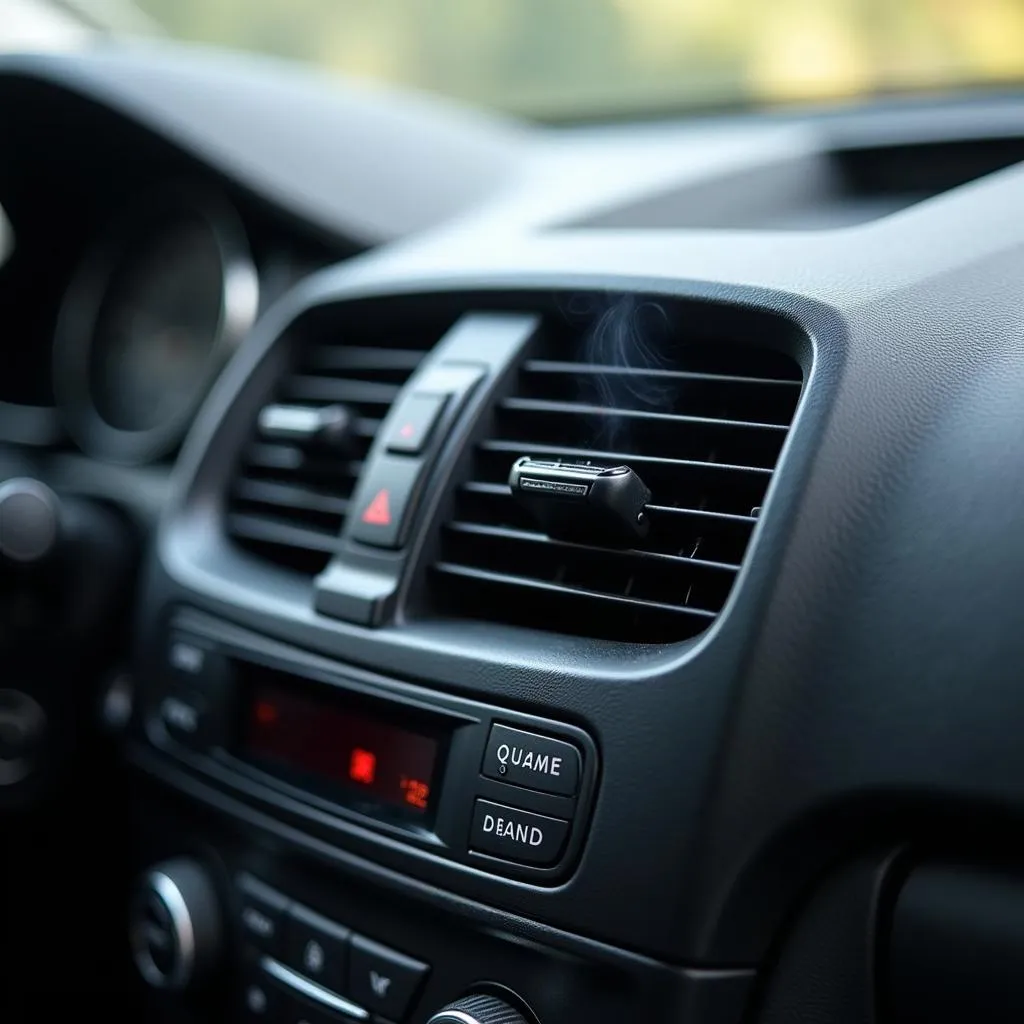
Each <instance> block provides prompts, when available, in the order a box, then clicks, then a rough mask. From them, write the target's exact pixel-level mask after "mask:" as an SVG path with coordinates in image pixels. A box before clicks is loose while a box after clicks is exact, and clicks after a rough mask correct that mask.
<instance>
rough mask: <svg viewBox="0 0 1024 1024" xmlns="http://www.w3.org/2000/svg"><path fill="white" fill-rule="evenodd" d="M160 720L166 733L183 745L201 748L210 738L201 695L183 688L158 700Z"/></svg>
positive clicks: (207, 717)
mask: <svg viewBox="0 0 1024 1024" xmlns="http://www.w3.org/2000/svg"><path fill="white" fill-rule="evenodd" d="M160 721H161V722H163V725H164V728H165V729H166V730H167V735H168V736H170V737H171V738H172V739H175V740H177V741H178V742H179V743H181V744H182V745H183V746H186V747H191V748H192V749H193V750H201V749H203V747H205V746H206V745H207V743H208V741H209V739H210V736H209V733H210V716H209V713H208V711H207V707H206V702H205V701H204V700H203V698H202V697H199V696H197V695H196V694H193V693H187V692H185V691H184V690H178V691H175V692H174V693H171V694H168V695H167V696H166V697H164V699H163V700H162V701H160Z"/></svg>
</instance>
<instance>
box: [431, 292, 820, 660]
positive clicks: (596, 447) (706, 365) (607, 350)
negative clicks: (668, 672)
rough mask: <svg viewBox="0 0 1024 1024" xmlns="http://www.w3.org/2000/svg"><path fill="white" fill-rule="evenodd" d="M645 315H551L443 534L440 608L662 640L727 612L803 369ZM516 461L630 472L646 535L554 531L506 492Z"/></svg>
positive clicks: (689, 633)
mask: <svg viewBox="0 0 1024 1024" xmlns="http://www.w3.org/2000/svg"><path fill="white" fill-rule="evenodd" d="M637 308H638V307H637V305H636V304H635V303H633V302H630V301H626V302H624V303H623V304H622V305H621V306H620V307H618V308H616V309H614V310H613V311H612V314H611V319H609V316H608V315H605V316H603V317H600V318H597V319H596V320H595V321H592V322H591V323H589V324H584V325H579V324H577V325H575V326H573V327H571V328H568V327H566V326H565V324H564V323H562V322H559V323H555V322H554V321H555V318H554V317H549V320H548V322H546V324H545V330H544V331H543V332H542V333H541V335H540V336H539V338H538V340H537V341H536V342H535V344H534V349H533V351H531V352H529V353H527V357H526V358H525V359H524V361H523V362H522V364H521V365H520V367H519V371H518V377H517V379H516V380H515V381H514V383H513V385H512V386H511V389H510V390H509V392H508V393H507V394H505V395H504V396H503V397H500V398H498V399H497V401H496V402H495V404H494V407H493V409H492V417H491V423H490V428H489V430H488V431H487V433H486V436H485V437H483V438H482V439H481V440H480V441H479V442H478V444H477V445H476V448H475V449H474V451H473V455H472V462H471V468H470V471H469V474H468V478H467V479H465V480H463V481H462V483H461V485H460V486H459V487H458V490H457V492H456V495H455V499H454V508H453V512H452V515H451V518H450V520H449V521H448V522H447V523H446V524H445V525H444V527H443V530H442V535H441V550H440V554H439V557H438V559H437V561H436V563H435V564H434V566H433V572H432V574H431V580H432V594H433V600H434V605H435V607H438V608H440V610H441V611H442V612H444V613H447V614H452V615H457V616H460V617H467V618H478V619H484V620H488V621H497V622H506V623H510V624H516V625H523V626H528V627H532V628H536V629H545V630H552V631H556V632H561V633H566V634H571V635H583V636H594V637H600V638H604V639H611V640H622V641H631V642H639V643H650V642H656V643H663V642H672V641H678V640H682V639H687V638H690V637H693V636H696V635H697V634H699V633H701V632H703V631H704V630H705V629H706V628H707V627H708V625H709V624H710V623H711V622H712V621H713V620H714V618H715V617H716V616H717V614H718V613H719V612H720V611H721V609H722V607H723V606H724V604H725V602H726V600H727V598H728V596H729V593H730V591H731V589H732V585H733V583H734V581H735V578H736V574H737V573H738V571H739V569H740V566H741V564H742V562H743V559H744V557H745V554H746V551H747V547H748V545H749V542H750V538H751V535H752V533H753V530H754V527H755V525H756V523H757V521H758V517H759V515H760V512H761V506H762V504H763V502H764V498H765V493H766V491H767V488H768V485H769V483H770V481H771V478H772V473H773V471H774V468H775V464H776V461H777V460H778V457H779V453H780V452H781V450H782V445H783V443H784V442H785V439H786V435H787V432H788V430H789V426H790V424H791V422H792V419H793V416H794V414H795V412H796V408H797V403H798V401H799V398H800V394H801V388H802V383H803V377H802V372H801V369H800V367H799V365H798V364H797V363H796V362H795V361H794V360H793V359H792V358H791V357H789V356H787V355H784V354H782V353H781V352H777V351H773V350H769V349H766V348H756V347H753V346H748V345H744V344H740V343H731V342H725V341H722V342H716V341H714V340H707V341H695V340H692V339H690V338H688V337H687V336H686V334H685V332H683V331H678V330H676V329H675V328H672V327H670V326H669V325H668V321H667V318H659V327H660V330H654V331H651V332H647V333H645V332H643V330H642V327H643V324H642V323H641V322H640V321H638V319H637ZM609 332H611V333H612V334H615V332H618V336H617V337H616V338H615V339H614V342H615V343H610V340H609ZM641 335H642V336H641ZM623 338H625V339H626V341H627V343H625V344H623V343H621V340H622V339H623ZM521 455H530V456H533V457H536V458H541V459H562V460H567V461H574V462H593V463H596V464H599V465H616V464H622V463H625V464H627V465H629V466H631V467H632V468H633V469H634V470H635V471H636V472H637V473H638V474H639V475H640V476H641V477H642V479H643V480H644V481H645V483H646V484H647V485H648V486H649V487H650V489H651V492H652V501H651V504H650V505H649V506H648V508H647V512H648V515H649V517H650V522H651V527H650V533H649V535H648V536H647V537H646V538H645V539H644V540H643V541H642V542H639V543H638V545H637V546H636V547H635V548H630V549H616V548H612V547H600V546H595V545H593V544H580V543H569V542H567V541H565V540H555V539H552V538H550V537H548V536H547V535H546V534H545V533H543V532H541V531H540V529H539V527H538V526H537V524H536V523H535V522H533V521H532V519H531V518H530V517H529V515H528V514H527V513H525V512H524V511H523V510H522V509H521V508H520V507H519V505H518V504H517V503H516V502H515V501H514V500H513V498H512V494H511V491H510V490H509V487H508V483H507V480H508V474H509V470H510V468H511V466H512V463H513V462H514V461H515V459H516V458H518V457H519V456H521Z"/></svg>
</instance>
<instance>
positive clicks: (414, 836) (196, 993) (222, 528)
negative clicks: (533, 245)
mask: <svg viewBox="0 0 1024 1024" xmlns="http://www.w3.org/2000/svg"><path fill="white" fill-rule="evenodd" d="M346 275H347V272H346V271H345V270H344V269H342V270H335V271H329V272H327V273H325V274H322V275H319V276H317V277H315V278H313V279H311V280H310V281H308V282H307V283H306V284H304V285H303V286H301V287H300V288H299V289H297V291H296V292H295V293H294V294H293V295H292V296H291V297H290V298H289V299H288V300H286V301H285V302H284V303H282V304H281V305H280V306H279V307H278V308H277V310H276V311H274V312H273V313H272V314H271V315H270V316H269V317H268V318H267V320H266V321H265V323H264V325H263V328H262V330H263V333H262V335H260V334H259V332H257V334H256V335H254V337H253V338H252V339H251V342H250V343H247V347H246V348H244V349H243V350H242V351H240V352H239V354H238V356H237V357H236V359H235V360H234V361H233V362H232V364H231V365H230V366H229V368H228V370H227V371H226V373H225V375H224V377H223V378H222V380H221V382H220V384H219V385H218V388H217V390H215V391H214V393H213V394H212V395H211V398H210V400H209V402H208V405H207V407H206V409H205V410H204V413H203V414H202V416H200V419H199V420H198V421H197V424H196V427H195V429H194V431H193V433H192V435H191V437H190V439H189V441H188V443H187V445H186V448H185V450H184V451H183V453H182V455H181V458H180V461H179V474H178V477H177V480H176V486H175V489H174V493H173V495H172V499H171V501H170V502H169V503H168V506H167V507H166V509H165V511H164V517H163V521H162V523H161V527H160V532H159V537H158V543H157V546H156V551H155V553H154V557H153V560H152V563H151V565H150V567H149V572H148V574H147V578H146V581H145V586H144V590H143V608H142V612H141V614H140V618H139V630H138V638H139V639H138V649H137V652H136V661H135V672H136V679H137V684H138V685H137V692H136V699H135V703H134V708H133V713H132V716H131V722H130V724H129V725H128V727H127V729H126V733H125V744H126V751H127V754H128V757H129V759H130V761H131V763H132V765H133V766H134V768H135V769H136V771H135V779H136V783H137V802H136V807H135V809H134V810H133V815H135V816H136V817H137V818H138V820H139V821H140V822H141V823H142V824H141V826H140V829H139V835H138V850H137V861H138V864H137V867H138V871H139V879H140V881H139V888H138V893H137V896H136V899H135V902H134V904H133V925H132V929H131V934H132V948H133V955H134V957H135V960H136V963H137V966H138V969H139V972H140V973H141V975H142V977H143V978H144V979H145V981H146V982H147V984H148V987H149V989H150V991H151V1001H152V1009H153V1012H154V1014H156V1015H158V1016H159V1015H164V1016H165V1017H166V1018H167V1019H168V1020H172V1021H175V1022H177V1021H182V1022H185V1021H193V1020H195V1021H203V1020H217V1021H221V1020H227V1019H237V1020H241V1021H256V1020H267V1021H274V1022H289V1024H290V1022H292V1021H296V1022H297V1021H317V1022H320V1021H324V1022H326V1021H335V1022H343V1021H370V1022H373V1024H405V1022H410V1024H426V1022H428V1021H432V1022H435V1024H524V1022H525V1024H556V1022H560V1021H577V1020H578V1021H584V1020H585V1021H587V1022H588V1024H603V1022H606V1021H607V1022H611V1021H620V1020H622V1019H640V1018H642V1017H644V1016H650V1017H651V1018H652V1019H680V1020H687V1019H696V1018H699V1019H700V1020H701V1021H707V1022H711V1024H715V1022H721V1024H726V1022H728V1024H733V1022H735V1021H736V1020H738V1018H739V1016H740V1014H741V1013H742V1010H743V1007H744V1005H745V1001H746V999H747V998H748V995H749V993H750V991H751V988H750V986H751V983H752V980H753V978H754V962H755V959H756V958H755V956H750V957H749V958H748V957H747V956H746V955H739V956H735V957H734V956H731V955H725V956H721V957H719V956H718V955H717V954H716V953H715V952H714V951H713V950H711V949H710V948H708V947H707V946H705V949H704V950H699V947H700V945H701V944H702V942H703V940H702V939H700V938H698V937H697V936H696V935H695V934H687V928H689V927H691V926H692V925H695V924H696V922H697V920H698V918H697V916H696V915H694V914H692V913H690V912H689V911H688V909H687V908H688V907H689V906H693V905H695V904H696V903H697V902H699V901H700V900H701V898H702V894H701V893H700V892H699V890H697V889H695V888H694V886H693V885H692V884H691V883H690V879H691V878H692V877H694V875H693V873H692V868H693V866H694V865H693V863H692V862H691V863H689V864H688V863H687V860H688V858H690V857H692V855H693V844H692V840H693V837H694V834H695V833H694V831H693V829H694V824H695V823H696V822H697V821H699V819H700V816H701V812H702V808H703V807H704V800H705V787H706V785H707V783H708V780H709V778H710V773H711V772H712V771H713V769H714V756H713V755H714V751H715V749H716V735H717V733H718V731H719V730H720V728H721V726H722V723H723V722H724V720H725V716H726V714H727V709H728V691H727V687H724V686H722V685H721V682H722V680H723V679H725V678H728V677H729V674H730V673H732V672H734V671H736V670H737V668H738V666H739V664H740V663H741V662H742V659H743V657H744V651H745V646H746V645H745V636H744V630H743V628H742V626H743V622H744V620H745V618H746V617H747V615H749V614H751V613H752V612H753V610H754V609H755V608H756V607H759V606H760V603H761V602H762V601H763V600H764V597H765V595H766V593H767V589H766V587H767V583H768V581H769V579H770V567H769V566H768V564H767V563H766V562H765V561H764V559H762V560H761V561H760V562H759V561H758V558H757V557H756V553H757V551H760V550H761V548H760V546H759V545H758V544H754V541H755V540H756V539H757V538H759V537H760V538H762V539H763V538H764V537H765V536H770V535H771V533H772V531H773V530H778V529H780V523H782V524H783V526H784V521H783V520H780V519H779V518H778V517H776V516H774V515H773V514H772V510H773V509H775V508H776V507H780V502H781V503H782V504H784V503H785V501H786V500H787V499H786V495H785V494H782V496H781V497H779V496H778V495H776V494H775V489H774V488H773V487H772V486H771V484H772V476H773V472H774V469H775V465H776V462H777V460H778V459H779V457H780V455H781V454H782V451H783V448H784V446H785V444H786V441H787V436H788V431H789V427H790V423H791V421H792V419H793V417H794V415H795V413H796V409H797V405H798V402H799V399H800V396H801V390H802V378H803V369H802V361H803V360H806V359H807V358H808V356H809V349H808V347H807V336H806V334H805V333H804V332H803V330H802V328H800V327H799V326H798V325H797V323H796V322H795V321H794V320H793V319H792V318H791V317H789V316H787V315H783V314H782V313H780V312H779V311H777V310H772V309H770V308H767V307H764V306H758V305H756V304H747V305H743V304H735V303H726V302H719V301H709V300H707V299H706V298H702V297H699V296H694V295H687V294H685V293H684V290H683V289H681V288H680V289H678V290H677V293H676V294H669V293H667V292H662V293H656V294H645V295H637V294H634V293H632V292H630V291H629V290H628V289H627V290H624V291H621V292H617V293H614V294H611V295H609V294H608V293H607V292H603V291H587V290H586V289H585V288H583V289H574V290H573V291H572V292H565V291H564V290H559V289H557V288H553V287H549V286H541V285H540V284H534V285H533V286H531V287H530V288H521V287H518V286H516V287H512V286H511V285H506V286H505V287H504V288H498V289H494V288H491V289H488V288H485V287H482V286H477V287H469V286H467V287H464V288H460V289H451V288H449V287H447V286H445V287H440V284H441V283H440V282H439V283H438V285H439V286H436V287H434V288H426V289H425V290H422V291H420V290H415V289H413V290H410V289H408V288H406V289H396V288H395V287H394V286H393V285H386V284H384V283H377V284H367V282H366V281H361V282H360V281H359V280H358V279H356V280H354V281H353V280H352V279H350V278H349V277H348V276H346ZM371 276H372V275H371ZM630 332H632V334H631V333H630ZM637 332H640V333H642V334H643V336H644V344H643V345H639V346H637V345H634V344H633V343H632V342H630V343H629V344H626V341H628V339H629V338H630V337H633V338H634V340H635V338H636V337H637ZM637 360H640V362H637ZM513 467H516V469H517V472H518V473H519V476H518V477H517V478H516V481H517V487H518V488H519V490H521V491H523V492H524V494H525V495H526V496H527V497H528V498H529V502H524V503H522V504H520V503H519V502H518V501H517V499H516V497H515V495H514V493H513V491H512V490H511V489H510V484H509V480H510V473H511V471H512V470H513ZM524 467H525V468H524ZM530 467H533V469H531V468H530ZM541 470H543V472H541ZM531 473H532V474H533V475H530V474H531ZM520 477H523V478H524V480H525V482H524V480H520ZM593 481H598V482H599V483H600V484H602V485H604V484H605V483H606V482H607V481H612V482H613V483H615V482H616V481H618V482H620V483H622V482H625V484H626V485H627V488H626V490H627V491H628V494H627V497H628V499H629V500H628V501H625V500H624V499H622V495H623V494H624V493H626V492H625V491H623V488H622V487H619V488H618V489H616V488H611V489H608V488H605V490H608V494H609V495H612V494H613V492H614V495H618V497H615V498H614V500H613V498H612V497H609V499H608V501H609V502H611V504H608V503H607V502H606V503H605V504H604V505H602V506H601V509H600V510H599V512H600V515H603V516H604V519H601V518H600V516H599V515H598V514H596V513H595V512H594V510H593V509H592V508H591V507H590V505H594V504H596V503H599V502H601V501H603V500H604V499H603V498H602V497H601V494H604V491H602V492H601V494H599V493H598V490H599V488H598V487H597V486H596V485H595V484H593ZM548 501H556V502H561V503H563V504H564V507H562V506H561V505H560V506H559V508H558V509H554V508H553V507H552V506H547V505H545V502H548ZM572 502H575V503H576V504H571V503H572ZM565 503H569V504H565ZM613 506H614V507H613ZM535 509H540V510H541V511H542V512H544V513H545V514H546V512H547V511H551V512H552V515H551V516H550V517H548V518H544V517H543V516H542V517H541V518H539V519H538V518H536V517H534V515H533V510H535ZM555 513H557V514H555ZM577 526H579V529H577ZM748 554H749V555H750V562H749V564H748V561H747V559H748ZM741 583H742V585H740V584H741ZM734 584H735V585H736V587H735V590H736V592H735V594H734V593H733V588H734ZM744 608H745V609H746V611H745V612H744ZM730 609H731V611H730V614H721V613H722V612H723V611H729V610H730ZM720 614H721V618H719V616H720ZM695 949H696V950H697V952H696V955H695Z"/></svg>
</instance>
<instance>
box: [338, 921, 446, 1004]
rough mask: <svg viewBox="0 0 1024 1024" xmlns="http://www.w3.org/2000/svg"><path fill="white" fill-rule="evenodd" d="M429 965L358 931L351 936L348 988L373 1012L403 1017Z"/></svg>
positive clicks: (354, 997) (356, 999)
mask: <svg viewBox="0 0 1024 1024" xmlns="http://www.w3.org/2000/svg"><path fill="white" fill-rule="evenodd" d="M428 970H430V968H429V967H428V966H427V965H426V964H424V963H421V962H420V961H419V960H414V959H413V958H412V957H409V956H406V955H405V954H404V953H396V952H395V950H393V949H388V948H387V946H381V945H379V944H378V943H376V942H371V941H370V940H369V939H364V938H363V937H362V936H361V935H354V936H353V937H352V953H351V959H350V961H349V974H348V979H349V981H348V990H349V994H350V995H351V996H352V998H353V999H354V1000H355V1001H356V1002H357V1003H359V1005H360V1006H365V1007H366V1008H367V1009H368V1010H371V1011H372V1012H373V1013H378V1014H380V1015H381V1016H384V1017H390V1018H391V1019H392V1020H398V1019H399V1018H401V1017H404V1016H405V1015H406V1013H407V1012H408V1010H409V1007H410V1006H411V1005H412V1001H413V999H414V998H415V996H416V992H417V990H418V989H419V987H420V985H421V983H422V982H423V979H424V978H425V977H426V975H427V971H428Z"/></svg>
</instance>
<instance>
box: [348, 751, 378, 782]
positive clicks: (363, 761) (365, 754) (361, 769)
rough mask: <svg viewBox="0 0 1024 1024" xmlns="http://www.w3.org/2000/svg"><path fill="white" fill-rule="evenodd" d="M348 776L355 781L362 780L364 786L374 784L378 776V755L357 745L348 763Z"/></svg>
mask: <svg viewBox="0 0 1024 1024" xmlns="http://www.w3.org/2000/svg"><path fill="white" fill-rule="evenodd" d="M348 777H349V778H350V779H351V780H352V781H353V782H361V783H362V784H363V785H364V786H369V785H372V783H373V780H374V779H375V778H376V777H377V755H376V754H373V753H371V752H370V751H369V750H362V749H360V748H359V747H356V749H355V750H353V751H352V758H351V760H350V761H349V763H348Z"/></svg>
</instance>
